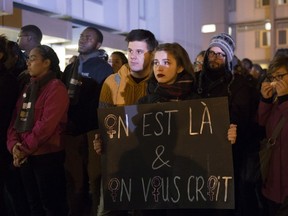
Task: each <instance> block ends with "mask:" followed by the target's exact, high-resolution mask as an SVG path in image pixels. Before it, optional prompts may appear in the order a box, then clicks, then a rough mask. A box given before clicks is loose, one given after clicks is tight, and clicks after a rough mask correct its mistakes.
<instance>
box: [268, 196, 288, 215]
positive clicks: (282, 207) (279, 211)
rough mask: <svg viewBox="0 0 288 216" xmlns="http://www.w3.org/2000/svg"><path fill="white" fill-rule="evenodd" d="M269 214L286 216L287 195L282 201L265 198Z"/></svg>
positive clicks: (287, 211) (287, 206) (287, 209)
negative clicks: (277, 201) (276, 201)
mask: <svg viewBox="0 0 288 216" xmlns="http://www.w3.org/2000/svg"><path fill="white" fill-rule="evenodd" d="M267 206H268V211H267V212H269V214H268V215H269V216H287V215H288V197H286V199H285V201H284V202H283V203H275V202H273V201H271V200H267Z"/></svg>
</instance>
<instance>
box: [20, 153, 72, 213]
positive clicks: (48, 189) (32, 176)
mask: <svg viewBox="0 0 288 216" xmlns="http://www.w3.org/2000/svg"><path fill="white" fill-rule="evenodd" d="M64 159H65V153H64V151H63V152H57V153H51V154H45V155H37V156H30V157H29V158H28V160H27V162H26V163H24V164H23V166H22V167H21V168H20V172H21V177H22V180H23V185H24V188H25V191H26V194H27V197H28V202H29V207H30V210H31V216H36V215H37V216H42V215H43V216H66V215H67V212H68V211H67V202H66V180H65V171H64V165H63V163H64Z"/></svg>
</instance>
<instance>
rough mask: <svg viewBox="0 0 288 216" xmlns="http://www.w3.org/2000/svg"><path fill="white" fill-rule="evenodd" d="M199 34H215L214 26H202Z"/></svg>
mask: <svg viewBox="0 0 288 216" xmlns="http://www.w3.org/2000/svg"><path fill="white" fill-rule="evenodd" d="M201 32H202V33H211V32H216V25H215V24H208V25H203V26H202V28H201Z"/></svg>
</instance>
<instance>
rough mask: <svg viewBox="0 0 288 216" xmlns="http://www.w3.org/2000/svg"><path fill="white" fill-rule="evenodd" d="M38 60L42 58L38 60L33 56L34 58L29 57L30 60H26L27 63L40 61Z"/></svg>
mask: <svg viewBox="0 0 288 216" xmlns="http://www.w3.org/2000/svg"><path fill="white" fill-rule="evenodd" d="M38 59H40V58H37V57H35V56H32V57H28V59H27V60H26V62H34V61H36V60H38Z"/></svg>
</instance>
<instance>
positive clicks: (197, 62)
mask: <svg viewBox="0 0 288 216" xmlns="http://www.w3.org/2000/svg"><path fill="white" fill-rule="evenodd" d="M204 55H205V50H202V51H201V52H199V53H198V55H197V56H196V58H195V62H194V64H193V67H194V72H195V73H197V72H200V71H202V65H203V60H204Z"/></svg>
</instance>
